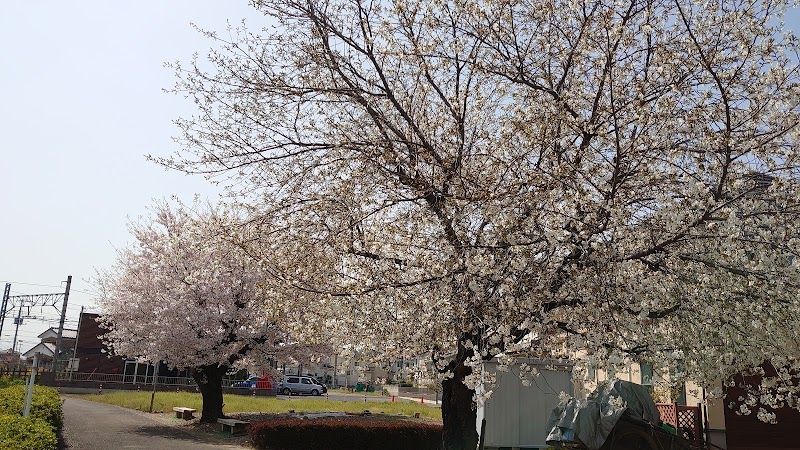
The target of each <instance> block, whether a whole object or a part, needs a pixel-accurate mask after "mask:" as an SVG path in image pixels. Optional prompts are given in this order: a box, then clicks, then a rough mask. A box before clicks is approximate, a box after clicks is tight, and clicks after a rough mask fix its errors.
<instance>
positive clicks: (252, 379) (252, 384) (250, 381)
mask: <svg viewBox="0 0 800 450" xmlns="http://www.w3.org/2000/svg"><path fill="white" fill-rule="evenodd" d="M257 383H258V375H250V376H249V377H247V379H246V380H243V381H237V382H235V383H233V384H231V387H234V388H249V389H255V388H256V384H257Z"/></svg>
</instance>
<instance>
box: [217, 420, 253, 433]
mask: <svg viewBox="0 0 800 450" xmlns="http://www.w3.org/2000/svg"><path fill="white" fill-rule="evenodd" d="M217 422H219V423H221V424H222V432H223V433H224V432H226V431H230V433H231V434H236V433H244V432H245V431H247V426H248V425H250V422H248V421H246V420H238V419H217Z"/></svg>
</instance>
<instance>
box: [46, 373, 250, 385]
mask: <svg viewBox="0 0 800 450" xmlns="http://www.w3.org/2000/svg"><path fill="white" fill-rule="evenodd" d="M55 375H56V381H73V382H81V381H86V382H101V383H122V384H143V385H147V384H153V376H152V375H124V374H120V373H96V372H72V373H70V372H57V373H56V374H55ZM241 381H244V380H242V379H235V378H223V379H222V386H223V387H229V386H232V385H233V384H234V383H237V382H241ZM156 384H159V385H162V386H187V387H188V386H197V383H196V382H195V381H194V378H191V377H162V376H159V377H158V378H157V379H156Z"/></svg>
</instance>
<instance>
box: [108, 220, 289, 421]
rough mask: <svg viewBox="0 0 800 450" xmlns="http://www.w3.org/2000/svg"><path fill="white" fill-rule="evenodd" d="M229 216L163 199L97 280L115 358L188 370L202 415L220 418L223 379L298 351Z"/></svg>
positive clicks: (136, 225)
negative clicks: (231, 229) (166, 202)
mask: <svg viewBox="0 0 800 450" xmlns="http://www.w3.org/2000/svg"><path fill="white" fill-rule="evenodd" d="M230 221H231V216H229V215H228V214H226V213H224V212H215V211H213V210H212V211H208V212H205V213H198V215H195V214H193V213H191V212H190V211H188V210H186V209H184V208H182V207H178V208H170V207H168V206H166V205H164V204H159V205H157V206H156V207H155V208H154V213H153V216H152V217H151V218H149V220H145V221H143V222H141V223H134V224H132V225H131V233H132V234H133V236H134V238H135V244H134V245H133V246H132V247H131V248H128V249H125V250H122V251H121V252H120V254H119V260H118V261H117V264H116V265H115V267H114V268H113V269H111V270H109V271H107V272H105V273H103V274H102V275H101V276H100V277H99V279H98V282H97V285H98V288H99V292H101V294H102V295H101V298H100V299H99V304H100V307H101V310H102V315H101V317H102V320H103V323H104V325H105V326H106V327H107V328H108V329H109V330H110V332H109V333H107V334H106V335H104V339H106V340H107V342H108V343H109V344H110V345H111V348H112V349H113V352H114V353H115V354H117V355H124V356H128V357H144V358H147V359H148V360H150V361H165V362H166V363H168V364H170V365H172V366H174V367H190V368H192V369H193V371H192V376H193V378H194V379H195V381H196V382H197V385H198V387H199V388H200V392H201V393H202V395H203V411H202V418H201V421H202V422H216V420H217V419H218V418H220V417H223V411H222V406H223V402H222V378H223V377H224V376H225V374H226V372H228V370H229V369H230V368H232V367H238V366H244V367H247V366H252V367H261V368H265V367H267V366H268V364H269V360H270V359H273V360H278V359H285V358H288V357H291V356H297V355H298V354H302V352H301V350H304V349H303V348H301V347H299V346H297V345H295V344H293V343H292V342H291V341H290V340H289V339H288V338H287V334H286V332H285V331H284V330H281V329H280V328H279V327H278V326H277V324H276V322H275V320H274V318H275V317H276V316H277V315H279V313H276V311H275V310H274V309H272V308H271V306H273V305H272V304H271V303H270V299H271V298H273V297H274V296H275V295H276V294H275V292H274V291H271V289H270V288H269V286H270V283H269V282H268V278H269V277H268V275H267V274H265V273H264V272H263V271H262V270H261V269H260V266H259V264H258V263H257V261H254V260H253V259H252V258H251V257H250V256H249V255H247V254H246V253H245V252H244V251H243V250H242V247H241V246H239V245H236V244H235V243H233V242H231V241H230V239H229V238H228V236H230V233H228V232H226V231H225V230H226V226H227V225H226V224H228V223H229V222H230Z"/></svg>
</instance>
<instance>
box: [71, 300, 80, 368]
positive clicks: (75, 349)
mask: <svg viewBox="0 0 800 450" xmlns="http://www.w3.org/2000/svg"><path fill="white" fill-rule="evenodd" d="M82 321H83V306H81V315H79V316H78V330H77V331H76V332H75V347H73V348H72V360H73V361H72V363H74V361H75V358H76V357H77V355H78V339H79V338H80V337H81V322H82ZM76 370H78V368H77V367H75V366H72V365H71V366H70V369H69V381H72V373H73V372H75V371H76Z"/></svg>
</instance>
